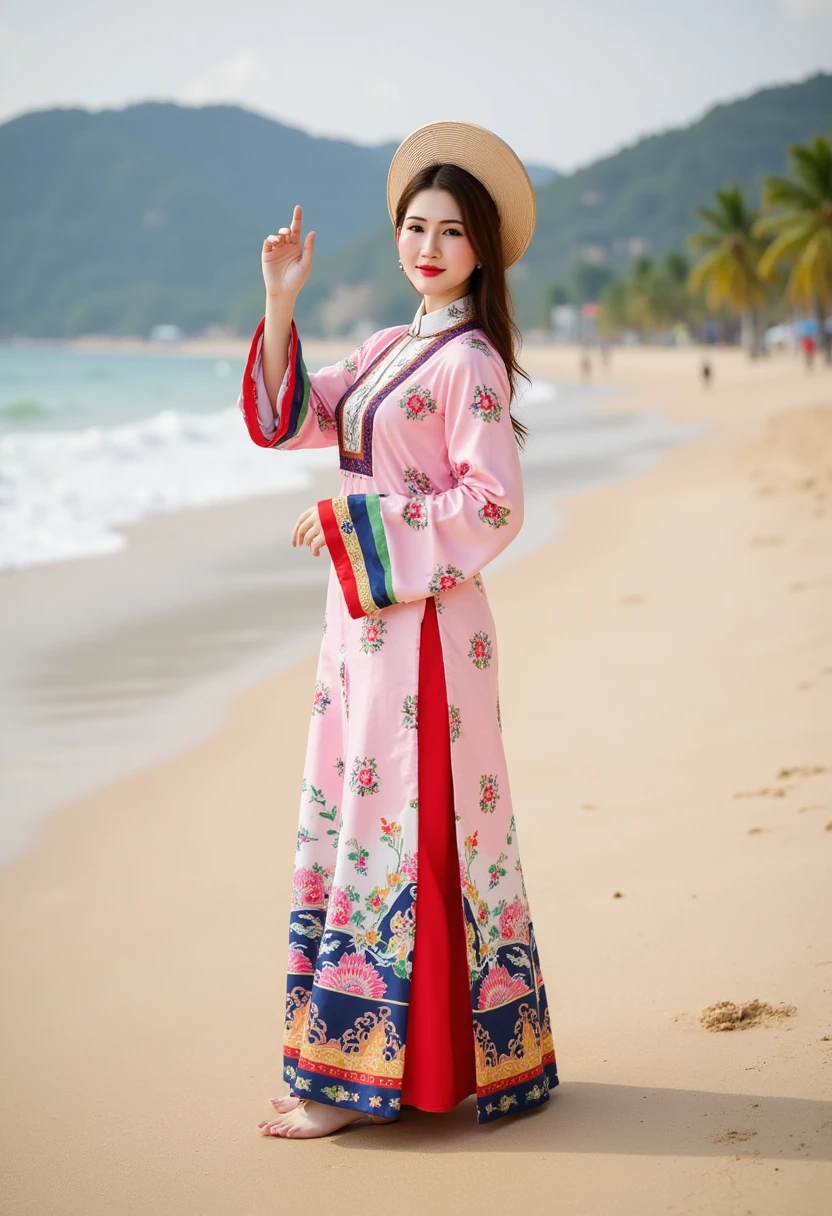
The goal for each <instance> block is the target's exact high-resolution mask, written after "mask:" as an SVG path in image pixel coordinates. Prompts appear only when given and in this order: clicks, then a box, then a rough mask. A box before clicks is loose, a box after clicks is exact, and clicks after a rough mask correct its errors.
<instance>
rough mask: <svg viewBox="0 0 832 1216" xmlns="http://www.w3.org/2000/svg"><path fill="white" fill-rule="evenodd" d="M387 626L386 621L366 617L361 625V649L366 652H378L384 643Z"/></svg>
mask: <svg viewBox="0 0 832 1216" xmlns="http://www.w3.org/2000/svg"><path fill="white" fill-rule="evenodd" d="M386 632H387V626H386V625H385V623H384V621H382V620H378V619H375V618H373V617H365V618H364V622H363V624H362V626H361V649H362V650H363V651H364V653H365V654H377V653H378V651H379V650H381V648H382V646H383V645H384V635H385V633H386Z"/></svg>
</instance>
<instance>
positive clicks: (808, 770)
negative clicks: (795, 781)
mask: <svg viewBox="0 0 832 1216" xmlns="http://www.w3.org/2000/svg"><path fill="white" fill-rule="evenodd" d="M828 772H832V770H830V769H828V768H827V767H826V766H825V765H824V764H797V765H795V766H794V768H781V769H780V772H779V773H778V774H777V780H778V781H787V780H788V779H789V777H816V776H817V775H818V774H819V773H828Z"/></svg>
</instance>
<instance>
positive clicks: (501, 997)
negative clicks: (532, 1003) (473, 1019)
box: [477, 965, 531, 1009]
mask: <svg viewBox="0 0 832 1216" xmlns="http://www.w3.org/2000/svg"><path fill="white" fill-rule="evenodd" d="M530 991H531V989H530V988H529V986H528V984H527V983H526V981H525V980H524V979H523V977H522V975H512V974H511V973H510V971H509V970H508V968H507V967H503V966H502V965H500V966H497V967H492V968H491V970H490V971H489V972H488V975H487V976H486V977H485V979H484V980H483V981H482V984H481V985H480V994H479V997H478V998H477V1009H494V1008H496V1006H497V1005H505V1004H507V1003H508V1002H509V1001H516V1000H518V999H519V998H520V997H521V996H527V995H528V993H529V992H530Z"/></svg>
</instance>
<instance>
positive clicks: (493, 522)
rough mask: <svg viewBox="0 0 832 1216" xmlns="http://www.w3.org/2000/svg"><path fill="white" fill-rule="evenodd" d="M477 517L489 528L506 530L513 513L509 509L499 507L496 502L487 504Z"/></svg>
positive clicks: (478, 512) (481, 508)
mask: <svg viewBox="0 0 832 1216" xmlns="http://www.w3.org/2000/svg"><path fill="white" fill-rule="evenodd" d="M477 515H479V517H480V519H481V520H482V522H483V523H484V524H488V526H489V528H504V527H506V525H507V524H508V517H509V515H511V511H510V510H509V508H508V507H500V506H498V505H497V503H496V502H487V503H486V504H485V506H484V507H480V509H479V511H477Z"/></svg>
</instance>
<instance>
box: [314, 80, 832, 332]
mask: <svg viewBox="0 0 832 1216" xmlns="http://www.w3.org/2000/svg"><path fill="white" fill-rule="evenodd" d="M830 127H832V75H830V74H828V73H819V74H818V75H816V76H813V77H811V78H810V79H808V80H805V81H803V82H802V83H800V84H793V85H779V86H775V87H772V88H766V89H762V90H760V91H758V92H757V93H755V94H753V96H750V97H747V98H743V99H742V100H740V101H734V102H729V103H726V104H722V105H717V106H714V107H713V109H711V110H709V111H708V113H707V114H706V115H705V116H704V117H703V118H702V119H700V120H699V121H698V122H695V123H693V124H692V125H691V126H689V127H685V128H681V129H678V130H672V131H666V132H664V133H662V134H659V135H651V136H647V137H646V138H644V139H640V140H638V141H637V142H636V143H635V144H633V145H632V146H630V147H628V148H624V149H622V150H621V151H620V152H617V153H615V154H614V155H612V156H607V157H604V158H602V159H601V160H599V161H596V162H595V163H593V164H592V165H589V166H588V167H586V168H584V169H581V170H579V171H577V172H575V173H571V174H568V175H563V176H559V177H557V179H556V180H554V181H552V182H550V183H549V184H548V185H544V186H542V187H539V188H537V203H538V208H537V227H536V230H535V236H534V239H533V241H532V244H531V245H530V247H529V250H528V252H527V253H526V255H525V257H524V258H523V259H522V260H521V261H520V262H519V263H518V264H517V265H516V266H515V267H513V268H512V270H511V272H510V278H511V283H512V289H513V291H514V295H515V298H516V301H517V305H518V321H519V322H520V324H521V326H523V327H528V326H533V325H535V324H537V323H538V321H539V317H540V313H541V310H542V302H543V299H544V292H545V289H546V286H547V285H548V284H549V283H552V282H553V281H560V282H563V280H564V278H565V277H566V275H567V271H568V268H569V266H570V263H571V262H572V261H574V260H576V259H578V258H581V257H583V258H586V259H587V260H590V261H596V262H602V263H605V264H607V265H609V266H610V267H611V268H613V269H619V268H623V267H624V266H626V265H627V263H628V262H629V261H630V260H631V259H632V258H633V257H634V256H637V255H639V254H642V253H647V254H651V255H653V254H661V253H663V252H665V251H667V250H669V249H674V248H680V247H681V246H682V244H683V241H684V238H685V236H686V234H687V233H689V232H691V231H692V230H693V229H694V228H695V227H696V226H697V223H698V221H697V220H696V218H695V216H694V214H693V211H692V208H693V206H694V204H696V203H708V202H709V201H710V199H711V196H712V194H713V191H714V189H715V188H716V187H718V186H724V185H726V184H728V183H732V182H736V183H738V184H739V185H741V186H742V187H743V188H744V189H745V190H746V191H747V192H748V195H749V197H750V198H751V199H752V200H754V201H755V202H756V201H757V200H758V196H759V189H760V185H761V182H762V180H763V178H764V177H765V176H766V175H767V174H770V173H788V172H789V165H788V146H789V145H790V144H793V143H803V142H806V141H807V140H810V139H812V138H813V137H814V136H816V135H819V134H824V133H828V132H829V131H830ZM389 243H390V227H389V224H387V225H381V226H380V227H379V229H378V231H377V232H376V233H375V234H372V235H370V234H368V235H364V236H361V237H359V238H357V239H356V240H355V241H353V242H352V243H351V244H349V245H347V246H345V247H344V248H342V249H339V250H338V251H337V252H335V253H333V254H329V255H326V256H325V257H323V258H321V259H320V260H319V262H318V263H317V264H316V267H315V271H314V272H313V273H315V276H316V280H317V281H316V285H315V295H316V298H315V300H313V299H311V298H310V299H309V300H308V301H304V300H303V296H301V297H300V299H299V301H298V303H299V306H300V307H302V309H303V311H302V312H301V311H300V309H299V318H301V317H302V318H303V320H304V321H305V323H306V324H307V326H315V325H318V324H320V308H319V304H320V301H321V300H322V299H325V298H327V295H328V294H329V293H331V290H332V286H333V284H335V283H341V284H344V283H346V284H349V285H351V286H353V288H355V286H356V285H357V284H361V283H363V284H365V289H364V295H365V296H366V297H369V298H372V300H373V301H374V303H375V308H374V310H373V312H372V315H373V316H374V317H375V319H376V321H377V322H378V324H379V325H390V324H393V323H394V322H395V321H397V320H400V319H401V318H402V317H403V316H404V317H406V316H407V315H408V310H409V309H410V308H411V306H412V304H413V299H414V294H413V291H412V289H410V288H409V284H407V283H404V284H402V283H401V282H399V281H398V279H400V278H401V276H400V275H399V276H398V279H397V277H396V275H395V272H394V270H393V265H394V263H393V264H392V265H391V261H392V258H391V253H390V250H389ZM382 251H383V252H384V256H383V257H382ZM341 290H342V293H343V288H342V289H341Z"/></svg>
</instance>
